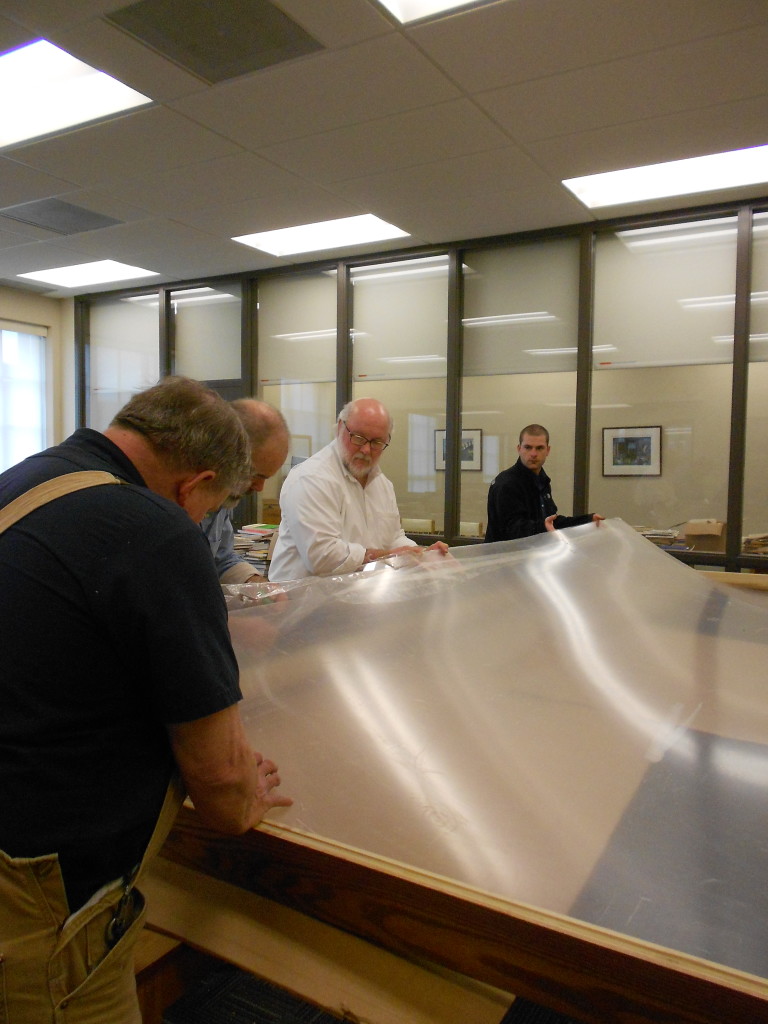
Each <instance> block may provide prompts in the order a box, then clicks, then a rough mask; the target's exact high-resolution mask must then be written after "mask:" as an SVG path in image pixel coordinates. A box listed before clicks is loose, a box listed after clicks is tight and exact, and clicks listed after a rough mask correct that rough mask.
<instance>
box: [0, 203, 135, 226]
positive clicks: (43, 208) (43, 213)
mask: <svg viewBox="0 0 768 1024" xmlns="http://www.w3.org/2000/svg"><path fill="white" fill-rule="evenodd" d="M0 217H7V218H8V220H16V221H18V222H19V223H20V224H33V225H34V226H35V227H37V228H45V230H46V231H55V232H56V234H57V235H79V234H80V233H81V232H83V231H98V230H99V228H109V227H112V226H113V225H114V224H123V223H124V221H122V220H115V218H114V217H105V216H104V214H102V213H94V212H93V210H84V209H83V208H82V206H73V205H72V203H65V202H64V201H63V200H61V199H39V200H38V201H37V202H33V203H20V204H19V205H18V206H6V207H4V208H0Z"/></svg>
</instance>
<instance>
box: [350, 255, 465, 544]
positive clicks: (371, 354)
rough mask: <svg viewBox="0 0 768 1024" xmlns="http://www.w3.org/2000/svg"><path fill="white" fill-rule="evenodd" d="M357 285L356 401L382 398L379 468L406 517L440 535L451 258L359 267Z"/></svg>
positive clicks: (437, 257) (356, 269) (354, 395)
mask: <svg viewBox="0 0 768 1024" xmlns="http://www.w3.org/2000/svg"><path fill="white" fill-rule="evenodd" d="M352 283H353V286H354V292H353V300H354V306H353V332H352V338H353V397H355V398H363V397H371V398H378V399H379V400H380V401H381V402H383V403H384V405H385V406H386V407H387V409H389V411H390V413H391V414H392V416H393V418H394V430H393V433H392V444H391V445H390V447H389V448H388V449H387V451H386V452H385V453H384V456H383V457H382V461H381V468H382V470H383V472H384V473H386V475H387V476H388V477H389V478H390V480H391V481H392V483H393V485H394V488H395V493H396V495H397V501H398V507H399V509H400V514H401V516H402V517H403V518H404V519H414V520H423V521H426V523H427V525H428V526H429V525H431V524H434V529H435V530H436V531H438V532H439V531H441V530H442V528H443V518H444V516H443V508H444V500H445V472H444V471H443V470H444V466H443V467H442V468H441V467H440V466H439V458H437V449H436V432H437V431H439V430H444V429H445V402H446V367H447V355H446V353H447V331H446V325H447V315H448V313H447V311H448V258H447V257H446V256H432V257H426V258H424V259H416V260H403V261H398V262H394V263H387V264H378V265H375V266H364V267H356V268H354V270H353V272H352ZM413 532H423V531H422V530H418V531H416V530H414V531H413Z"/></svg>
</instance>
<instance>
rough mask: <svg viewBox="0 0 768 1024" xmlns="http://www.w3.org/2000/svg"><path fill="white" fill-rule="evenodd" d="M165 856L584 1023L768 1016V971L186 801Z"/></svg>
mask: <svg viewBox="0 0 768 1024" xmlns="http://www.w3.org/2000/svg"><path fill="white" fill-rule="evenodd" d="M163 856H164V857H166V858H167V859H170V860H173V861H175V862H176V863H180V864H183V865H185V866H187V867H191V868H195V869H197V870H199V871H202V872H203V873H205V874H209V875H211V876H212V877H214V878H218V879H220V880H222V881H225V882H228V883H229V884H233V885H236V886H239V887H241V888H243V889H245V890H247V891H249V892H252V893H257V894H260V895H264V896H266V897H268V898H269V899H272V900H275V901H276V902H280V903H282V904H284V905H286V906H289V907H292V908H294V909H296V910H299V911H301V912H303V913H305V914H308V915H309V916H311V917H313V918H315V919H317V920H321V921H325V922H327V923H329V924H332V925H334V926H336V927H338V928H342V929H345V930H347V931H351V932H353V933H354V934H356V935H358V936H360V937H361V938H365V939H368V940H370V941H372V942H374V943H376V944H377V945H379V946H381V947H383V948H386V949H389V950H391V951H392V952H394V953H397V954H399V955H400V956H403V957H406V958H411V959H413V958H422V959H425V960H428V961H430V962H433V963H437V964H440V965H442V966H444V967H446V968H448V969H449V970H452V971H455V972H457V973H461V974H465V975H467V976H468V977H471V978H475V979H476V980H478V981H481V982H483V983H484V984H487V985H491V986H494V987H496V988H499V989H502V990H505V991H513V992H516V993H517V994H518V995H523V996H526V997H527V998H529V999H533V1000H534V1001H536V1002H540V1003H543V1004H544V1005H546V1006H549V1007H551V1008H552V1009H554V1010H557V1011H559V1012H561V1013H567V1014H569V1015H571V1016H573V1017H576V1018H577V1019H579V1020H584V1021H594V1022H596V1024H612V1022H616V1024H618V1022H621V1024H683V1022H686V1024H722V1022H723V1021H726V1020H727V1021H728V1024H754V1022H755V1021H756V1020H761V1019H768V983H767V982H765V981H764V980H762V979H759V978H753V977H752V976H750V975H746V974H743V973H741V972H738V971H734V970H731V969H729V968H726V967H720V966H718V965H715V964H710V963H707V962H705V961H702V960H697V959H696V958H694V957H690V956H687V955H685V954H682V953H677V952H675V951H672V950H666V949H663V948H661V947H658V946H653V945H652V944H650V943H645V942H641V941H639V940H635V939H632V938H630V937H627V936H621V935H618V934H615V933H613V932H608V931H605V930H603V929H600V928H597V927H594V926H591V925H587V924H584V923H581V922H578V921H574V920H572V919H570V918H566V917H561V916H558V915H556V914H549V913H546V912H544V911H541V910H537V909H536V908H533V907H527V906H525V905H522V904H514V903H510V902H508V901H505V900H503V899H500V898H497V897H494V896H493V895H492V894H486V893H481V892H478V891H475V890H472V889H470V888H468V887H465V886H461V885H459V884H458V883H455V882H451V881H449V880H447V879H442V878H439V877H436V876H430V875H428V874H426V873H423V872H419V871H416V870H413V869H410V868H408V867H405V866H403V865H399V864H396V863H394V862H388V861H385V860H384V859H382V858H377V857H373V856H371V855H369V854H366V853H364V852H363V851H359V850H352V849H348V848H345V847H342V846H340V845H339V844H334V843H327V842H324V841H322V840H318V839H316V838H314V837H310V836H302V835H300V834H298V833H296V832H293V831H291V830H288V829H284V828H283V829H281V828H280V827H279V826H275V825H269V826H266V827H261V828H259V829H258V830H252V831H250V832H248V833H246V834H245V835H244V836H239V837H235V838H231V837H220V836H216V835H215V834H213V833H211V832H210V831H209V830H207V829H205V828H204V827H203V826H201V825H200V823H199V821H198V820H197V818H196V816H195V813H194V811H191V810H189V809H188V808H184V809H183V811H182V814H181V816H180V818H179V821H178V823H177V826H176V828H175V829H174V830H173V832H172V833H171V836H170V837H169V841H168V843H166V846H165V848H164V850H163Z"/></svg>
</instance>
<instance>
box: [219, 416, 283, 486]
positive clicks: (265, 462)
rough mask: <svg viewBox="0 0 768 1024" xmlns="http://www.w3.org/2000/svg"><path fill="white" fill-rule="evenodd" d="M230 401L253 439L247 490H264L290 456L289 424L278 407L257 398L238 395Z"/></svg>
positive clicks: (250, 439) (249, 437)
mask: <svg viewBox="0 0 768 1024" xmlns="http://www.w3.org/2000/svg"><path fill="white" fill-rule="evenodd" d="M231 404H232V408H233V409H234V410H235V412H236V413H237V415H238V417H239V418H240V422H241V423H242V424H243V426H244V427H245V432H246V434H247V435H248V440H249V441H250V442H251V469H252V476H251V486H250V487H249V488H248V490H250V491H261V490H262V489H263V488H264V483H265V482H266V481H267V480H268V479H269V478H270V477H271V476H274V475H275V473H277V471H278V470H279V469H280V467H281V466H282V464H283V463H284V462H285V460H286V458H287V456H288V449H289V447H290V442H291V435H290V431H289V430H288V424H287V423H286V422H285V417H284V416H283V414H282V413H281V412H280V410H279V409H276V408H275V407H274V406H273V405H269V403H268V402H261V401H259V399H257V398H236V399H235V400H234V402H232V403H231Z"/></svg>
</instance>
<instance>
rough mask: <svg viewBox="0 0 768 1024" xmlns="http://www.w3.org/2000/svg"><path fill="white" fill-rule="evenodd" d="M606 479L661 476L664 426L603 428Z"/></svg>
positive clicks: (604, 474) (604, 473) (604, 472)
mask: <svg viewBox="0 0 768 1024" xmlns="http://www.w3.org/2000/svg"><path fill="white" fill-rule="evenodd" d="M603 476H661V427H603Z"/></svg>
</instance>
